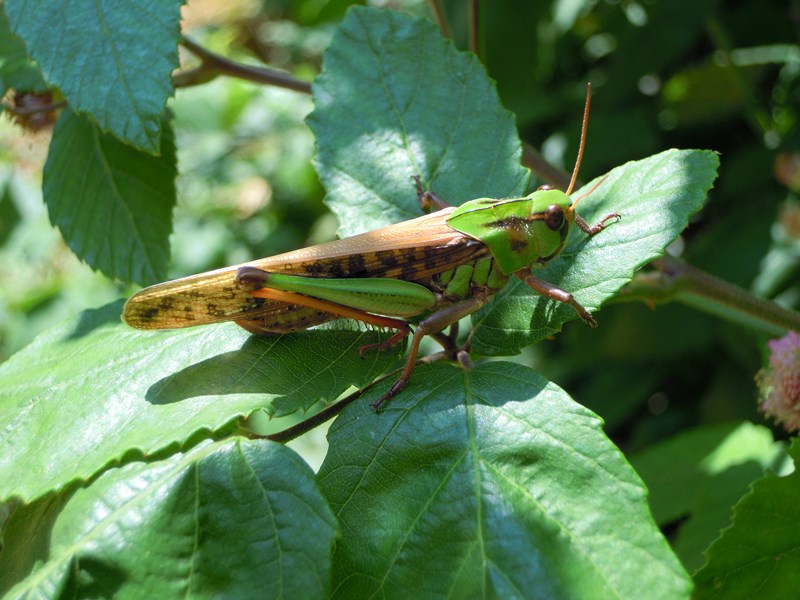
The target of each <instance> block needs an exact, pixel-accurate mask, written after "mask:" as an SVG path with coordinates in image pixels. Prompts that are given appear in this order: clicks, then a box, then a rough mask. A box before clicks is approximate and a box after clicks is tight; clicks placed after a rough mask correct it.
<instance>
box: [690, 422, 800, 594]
mask: <svg viewBox="0 0 800 600" xmlns="http://www.w3.org/2000/svg"><path fill="white" fill-rule="evenodd" d="M789 454H790V455H791V456H792V458H793V459H794V463H795V471H794V473H792V474H791V475H789V476H786V477H777V476H775V475H772V474H768V475H767V476H766V477H764V478H763V479H761V480H759V481H757V482H756V483H754V484H753V486H752V490H751V491H750V493H749V494H747V495H746V496H745V497H744V498H742V499H741V500H740V501H739V503H738V504H737V505H736V506H734V508H733V524H732V525H731V526H730V527H729V528H728V529H726V530H725V531H724V532H723V533H722V536H721V537H720V538H719V539H718V540H717V541H716V542H714V544H713V545H712V546H711V548H710V549H709V551H708V564H706V566H705V567H703V569H701V570H700V571H699V572H698V573H697V574H696V576H695V585H696V586H697V590H696V595H695V597H696V598H698V599H703V598H759V599H762V598H763V599H771V598H775V599H776V600H778V599H782V598H792V597H794V596H796V595H797V589H798V586H800V553H798V549H797V548H798V546H797V540H798V539H800V525H798V518H797V507H798V506H800V473H798V472H797V465H798V461H800V442H798V440H797V438H794V439H793V440H792V446H791V448H790V449H789Z"/></svg>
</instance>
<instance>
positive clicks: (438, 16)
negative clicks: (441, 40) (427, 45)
mask: <svg viewBox="0 0 800 600" xmlns="http://www.w3.org/2000/svg"><path fill="white" fill-rule="evenodd" d="M428 4H429V5H430V7H431V12H432V13H433V20H434V21H436V24H437V25H438V26H439V31H441V32H442V36H443V37H446V38H447V39H453V35H452V34H451V33H450V27H449V26H448V25H447V16H446V15H445V13H444V8H442V3H441V2H440V1H439V0H428Z"/></svg>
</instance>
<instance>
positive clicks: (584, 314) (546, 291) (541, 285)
mask: <svg viewBox="0 0 800 600" xmlns="http://www.w3.org/2000/svg"><path fill="white" fill-rule="evenodd" d="M515 274H516V276H517V277H519V278H520V279H522V281H524V282H525V283H527V284H528V285H529V286H530V287H531V289H533V290H534V291H535V292H537V293H539V294H541V295H542V296H546V297H547V298H552V299H553V300H558V301H559V302H563V303H564V304H569V305H570V306H571V307H572V308H574V309H575V312H577V313H578V315H580V317H581V319H583V321H584V323H586V324H587V325H588V326H589V327H597V321H595V320H594V317H593V316H592V315H590V314H589V311H587V310H586V309H585V308H583V306H581V305H580V303H579V302H578V301H577V300H575V298H573V297H572V294H570V293H569V292H567V291H565V290H562V289H561V288H559V287H556V286H554V285H553V284H552V283H548V282H547V281H544V280H542V279H539V278H538V277H534V276H533V274H532V273H531V272H530V271H525V270H522V271H517V272H516V273H515Z"/></svg>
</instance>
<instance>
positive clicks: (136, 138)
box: [4, 0, 183, 154]
mask: <svg viewBox="0 0 800 600" xmlns="http://www.w3.org/2000/svg"><path fill="white" fill-rule="evenodd" d="M182 4H183V2H182V0H168V1H167V2H163V1H161V2H155V1H153V0H116V1H115V2H81V1H79V0H66V1H55V0H6V1H5V2H4V5H5V9H6V12H7V14H8V18H9V21H10V22H11V26H12V28H13V30H14V32H15V33H16V34H17V35H19V37H21V38H22V39H23V40H24V42H25V46H26V48H27V50H28V53H29V54H30V55H31V56H32V57H33V58H34V59H35V60H36V61H37V62H38V64H39V67H40V68H41V70H42V72H43V73H44V76H45V78H46V79H47V81H48V82H49V83H50V84H52V85H54V86H56V87H58V88H59V89H60V90H61V92H62V93H63V94H64V96H65V97H66V98H67V101H68V102H69V104H70V106H71V107H72V108H73V109H74V110H76V111H78V112H87V113H89V114H90V115H92V117H93V118H94V119H96V121H97V123H98V125H99V126H100V128H101V129H102V130H103V131H110V132H112V133H113V134H114V135H115V136H116V137H118V138H119V139H121V140H124V141H126V142H128V143H130V144H132V145H134V146H136V147H137V148H140V149H142V150H146V151H147V152H149V153H151V154H157V153H158V151H159V147H160V143H161V125H162V123H161V114H162V113H163V111H164V106H165V105H166V102H167V98H168V97H169V96H170V95H171V94H172V89H173V88H172V79H171V74H172V71H173V70H174V69H176V68H177V67H178V39H179V37H180V7H181V5H182Z"/></svg>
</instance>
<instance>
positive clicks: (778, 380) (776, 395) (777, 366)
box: [756, 331, 800, 432]
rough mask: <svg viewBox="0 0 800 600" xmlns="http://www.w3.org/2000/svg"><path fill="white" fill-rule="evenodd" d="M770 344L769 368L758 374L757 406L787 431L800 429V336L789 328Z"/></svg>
mask: <svg viewBox="0 0 800 600" xmlns="http://www.w3.org/2000/svg"><path fill="white" fill-rule="evenodd" d="M767 345H768V346H769V349H770V351H771V354H770V356H769V367H767V368H765V369H761V370H760V371H759V372H758V373H756V384H757V385H758V389H759V404H758V409H759V410H760V411H761V412H762V413H764V414H765V415H767V416H768V417H772V418H773V419H775V420H776V421H778V422H779V423H781V424H782V425H783V427H784V429H786V431H789V432H792V431H800V335H797V333H795V332H794V331H790V332H789V333H787V334H786V335H785V336H783V337H782V338H780V339H778V340H772V341H770V342H769V343H768V344H767Z"/></svg>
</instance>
